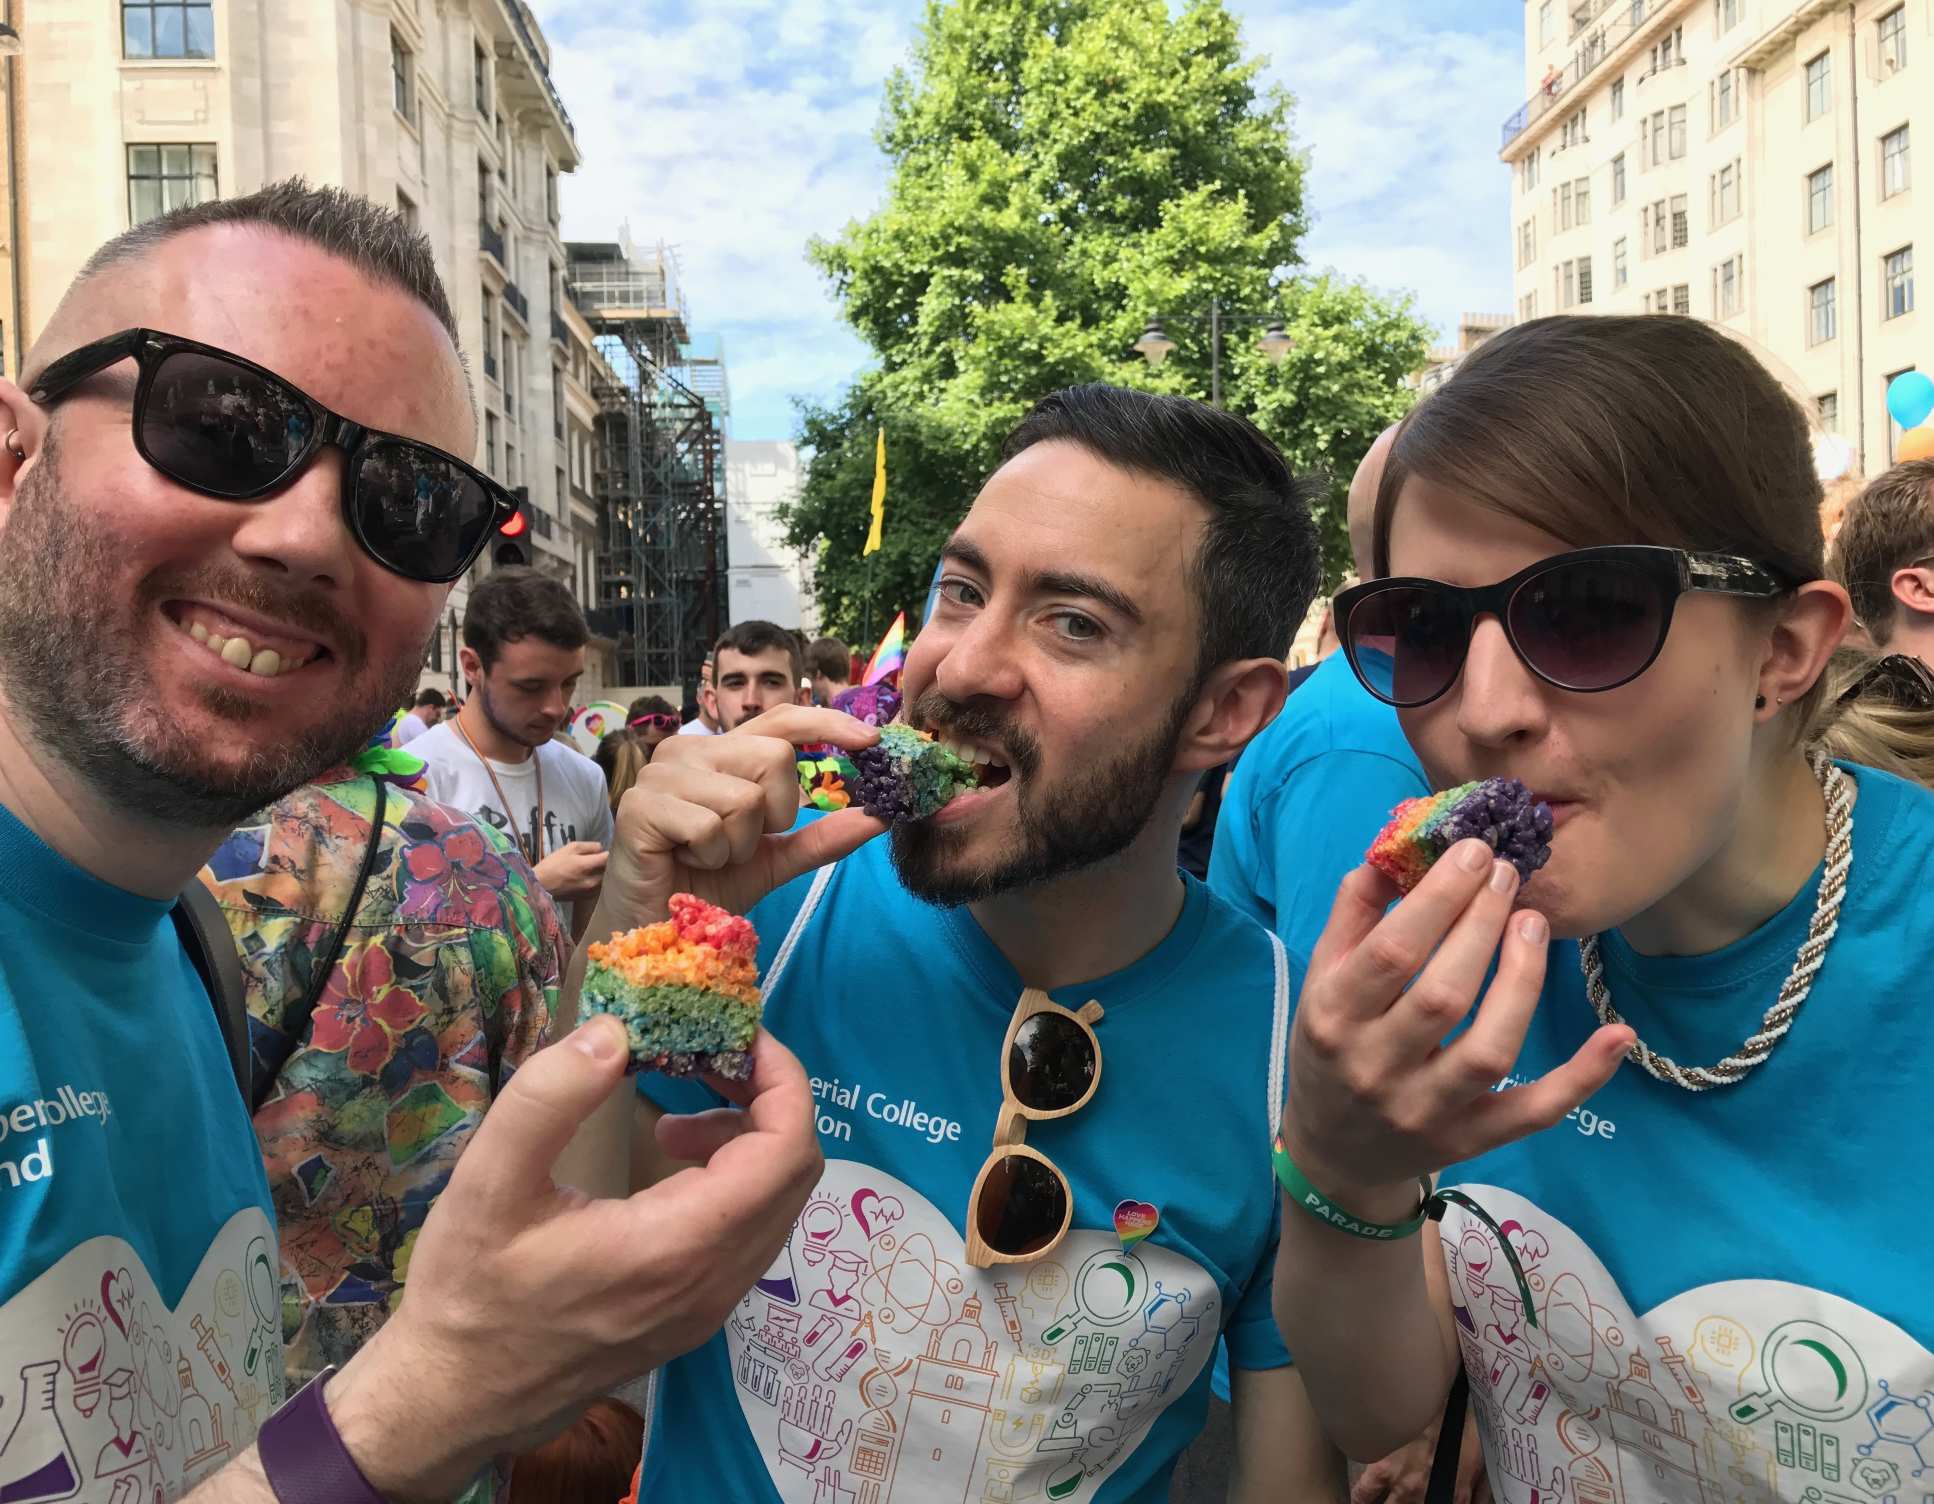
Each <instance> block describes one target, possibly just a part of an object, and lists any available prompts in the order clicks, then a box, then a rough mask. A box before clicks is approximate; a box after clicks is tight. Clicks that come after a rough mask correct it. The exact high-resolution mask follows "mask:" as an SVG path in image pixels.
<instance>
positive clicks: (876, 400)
mask: <svg viewBox="0 0 1934 1504" xmlns="http://www.w3.org/2000/svg"><path fill="white" fill-rule="evenodd" d="M1262 63H1263V60H1262V59H1261V58H1257V57H1251V56H1245V55H1244V52H1243V48H1242V38H1241V35H1240V31H1239V29H1238V27H1237V24H1236V21H1235V20H1234V18H1233V17H1231V16H1230V15H1229V14H1228V13H1227V12H1226V11H1225V10H1224V9H1223V6H1222V3H1221V0H1189V3H1188V4H1186V5H1184V6H1183V7H1182V8H1181V10H1180V11H1179V13H1177V14H1174V15H1171V14H1170V11H1169V7H1168V4H1167V3H1166V0H930V3H929V4H928V7H927V15H926V20H925V24H924V26H923V28H922V31H921V35H920V38H919V40H918V41H917V42H916V44H915V48H914V58H913V62H912V66H911V68H909V69H903V70H898V71H896V72H895V73H894V74H893V76H892V77H891V78H890V79H889V80H888V83H887V88H886V101H885V105H884V109H883V112H882V120H881V124H880V128H879V141H880V145H881V148H882V149H883V150H884V151H885V152H886V154H887V156H888V158H889V160H890V161H891V163H892V169H893V170H892V175H891V180H890V183H889V186H888V189H887V194H886V201H885V203H884V204H883V205H882V207H881V208H880V209H879V210H878V211H877V212H876V213H875V214H873V215H872V216H871V217H870V218H868V219H866V220H863V221H858V222H855V223H853V224H849V225H848V226H847V227H846V229H845V230H844V231H843V232H842V233H841V234H840V235H839V236H838V237H837V238H836V239H833V240H817V241H815V242H813V244H812V247H811V252H810V254H811V255H812V258H813V260H814V261H815V263H816V264H817V265H818V266H819V267H820V269H821V270H822V271H823V272H824V273H825V275H826V277H827V279H828V281H829V282H830V284H831V286H832V288H833V290H834V292H835V294H836V295H837V296H838V298H839V300H840V303H841V307H842V311H843V313H844V315H845V317H846V319H847V321H848V322H849V323H850V324H851V325H852V326H853V328H854V329H855V330H857V331H858V332H859V334H860V335H861V337H862V338H864V339H865V340H866V342H867V343H868V345H869V346H871V348H872V349H873V350H874V352H875V353H876V355H877V357H878V363H877V366H875V367H874V368H872V369H869V370H868V371H867V372H865V373H864V374H863V375H861V376H860V377H859V378H858V380H856V381H855V382H854V383H853V385H852V386H851V387H850V388H849V389H848V391H847V392H846V393H845V395H844V396H843V397H842V398H841V399H840V400H839V401H837V402H835V403H833V404H830V405H828V406H823V407H822V406H813V405H808V406H806V407H804V408H803V409H802V413H801V434H800V438H801V442H802V444H804V445H807V446H809V447H810V448H811V450H812V451H813V457H812V460H811V463H810V465H809V467H808V470H807V474H806V478H805V481H804V484H803V486H802V490H801V495H800V499H799V501H798V502H797V503H796V504H795V505H794V506H792V507H791V508H789V509H788V511H787V513H786V516H785V521H786V526H787V529H788V536H789V541H790V542H791V543H792V545H793V546H794V547H798V548H802V549H808V550H814V549H816V550H817V551H818V582H819V583H818V592H819V600H820V607H821V612H822V615H823V616H824V618H825V620H826V621H827V623H828V625H829V626H830V627H832V628H835V629H837V630H841V631H844V632H847V633H849V634H853V635H855V636H857V635H860V634H861V633H863V631H864V630H865V629H866V627H867V626H868V625H869V621H868V618H869V617H870V618H871V622H870V625H871V626H872V627H873V629H874V630H876V631H877V630H879V629H880V628H881V627H882V626H883V625H884V623H885V622H886V621H888V620H890V619H891V617H892V613H893V612H894V611H896V610H901V609H905V610H907V611H909V613H910V614H914V613H917V611H918V608H919V606H920V605H921V603H922V602H923V601H924V600H925V596H926V589H927V583H928V580H929V578H930V576H931V574H932V571H933V565H934V561H935V559H936V558H937V557H938V555H939V550H940V546H941V544H942V542H943V541H944V540H945V538H946V536H947V533H948V531H949V530H950V529H951V528H952V527H953V525H954V524H955V523H956V522H957V521H958V520H959V519H960V517H961V515H962V514H963V513H964V512H965V510H966V508H967V506H968V504H969V503H970V502H971V501H972V499H973V496H974V494H975V492H976V491H977V490H978V488H979V486H980V483H981V482H982V481H983V480H984V479H985V477H986V475H987V473H988V471H989V470H990V469H991V468H992V465H993V462H994V459H995V457H996V454H997V452H998V449H999V445H1000V440H1001V437H1002V435H1003V434H1005V433H1006V432H1007V430H1008V429H1009V428H1010V427H1012V426H1013V424H1014V423H1015V421H1016V420H1017V419H1019V417H1020V416H1021V415H1022V413H1024V412H1025V411H1026V410H1027V408H1028V407H1029V406H1030V405H1031V404H1032V403H1033V402H1035V401H1036V400H1037V399H1038V398H1040V397H1041V396H1042V395H1044V394H1045V393H1047V392H1050V391H1053V390H1055V389H1056V388H1058V387H1062V386H1067V385H1071V384H1073V383H1076V382H1083V381H1110V382H1114V383H1117V384H1120V385H1127V386H1138V387H1142V388H1146V389H1148V390H1152V391H1161V392H1171V393H1179V394H1183V395H1187V396H1191V397H1198V398H1206V397H1207V396H1208V395H1209V385H1210V382H1209V359H1208V348H1207V347H1208V343H1209V339H1208V331H1207V329H1206V327H1201V328H1198V327H1196V326H1194V325H1191V324H1189V323H1187V322H1185V321H1183V320H1181V319H1179V318H1178V319H1176V320H1175V321H1172V322H1170V323H1169V325H1168V332H1169V335H1170V337H1171V338H1173V339H1174V340H1175V341H1176V342H1177V345H1178V347H1179V348H1178V349H1177V350H1176V352H1175V353H1174V354H1173V355H1172V356H1171V357H1170V358H1169V360H1168V362H1167V363H1166V364H1165V365H1163V366H1162V367H1161V368H1159V369H1152V368H1150V367H1149V366H1148V365H1147V364H1146V362H1145V361H1143V359H1142V358H1141V357H1140V356H1138V355H1136V354H1134V353H1133V351H1132V350H1131V349H1130V346H1131V345H1132V344H1133V343H1134V341H1135V339H1136V337H1137V335H1139V333H1140V332H1141V329H1142V326H1143V324H1144V322H1145V321H1146V320H1147V318H1148V317H1149V316H1150V315H1151V314H1157V313H1161V314H1170V315H1183V314H1186V313H1188V312H1189V311H1191V310H1194V309H1199V308H1206V306H1207V304H1208V302H1209V300H1210V299H1211V298H1217V299H1220V300H1221V301H1222V302H1223V304H1224V305H1225V306H1227V307H1230V308H1233V309H1237V310H1240V311H1241V312H1242V313H1244V314H1258V315H1270V316H1280V317H1281V318H1282V319H1283V322H1284V324H1285V327H1286V328H1287V330H1288V332H1289V333H1290V335H1291V336H1292V338H1294V339H1295V341H1296V347H1295V348H1294V349H1293V350H1292V351H1291V353H1290V355H1289V356H1288V358H1287V359H1286V360H1284V361H1283V363H1282V364H1281V365H1280V366H1271V365H1270V364H1269V362H1268V361H1267V360H1266V359H1265V358H1264V357H1263V356H1262V354H1261V353H1260V351H1258V350H1257V349H1256V348H1255V335H1256V334H1257V333H1258V332H1259V331H1258V330H1257V329H1256V328H1254V327H1252V326H1249V325H1247V324H1237V325H1235V326H1233V327H1232V328H1230V329H1229V330H1228V331H1227V332H1226V335H1225V341H1224V351H1225V353H1224V360H1223V400H1224V405H1225V406H1227V407H1228V408H1230V409H1231V410H1233V411H1236V412H1240V413H1243V414H1244V415H1246V416H1248V417H1250V418H1252V419H1253V420H1254V421H1255V422H1256V423H1257V424H1258V425H1259V426H1261V427H1262V428H1263V430H1264V431H1265V432H1267V433H1268V434H1269V435H1270V436H1271V437H1272V438H1274V439H1275V440H1276V441H1277V442H1278V443H1279V444H1281V445H1282V446H1283V448H1284V450H1285V452H1286V453H1287V454H1288V455H1289V457H1290V459H1291V461H1292V462H1293V463H1294V464H1296V465H1297V466H1298V467H1299V468H1303V469H1323V470H1326V471H1328V472H1329V473H1330V474H1331V475H1332V476H1333V477H1334V480H1333V484H1332V493H1333V494H1332V495H1331V497H1330V501H1329V504H1328V505H1327V506H1326V507H1325V508H1324V515H1323V518H1322V521H1323V523H1324V532H1325V541H1326V548H1327V550H1328V553H1329V555H1330V562H1331V564H1332V566H1333V569H1340V567H1341V566H1342V565H1343V563H1344V561H1345V559H1346V547H1345V544H1344V540H1343V526H1342V488H1343V486H1344V485H1346V484H1347V482H1348V479H1349V476H1350V474H1351V472H1352V470H1353V469H1354V467H1355V465H1356V463H1357V461H1358V460H1359V459H1360V458H1361V457H1362V455H1363V453H1364V452H1365V450H1367V449H1368V447H1369V445H1370V442H1371V440H1372V439H1374V438H1375V436H1376V434H1377V433H1378V432H1379V431H1380V430H1381V429H1382V428H1383V427H1384V426H1385V425H1386V424H1388V423H1390V422H1391V421H1393V420H1394V419H1396V418H1397V417H1399V416H1401V415H1402V413H1403V412H1404V410H1405V409H1406V407H1407V406H1408V403H1409V400H1410V393H1409V391H1408V390H1407V389H1406V388H1405V387H1404V385H1403V377H1404V375H1405V373H1407V372H1409V371H1411V370H1414V369H1415V368H1416V367H1417V365H1418V364H1419V363H1420V362H1421V359H1422V356H1423V353H1424V349H1425V345H1426V343H1427V338H1428V330H1427V329H1426V328H1425V327H1424V325H1423V324H1422V323H1420V322H1419V321H1418V320H1417V318H1416V317H1415V316H1414V314H1413V312H1412V310H1411V306H1410V303H1409V301H1408V300H1407V299H1399V300H1391V299H1387V298H1383V297H1380V296H1378V295H1377V294H1375V293H1373V292H1371V291H1370V290H1369V289H1367V288H1365V287H1363V286H1361V285H1360V284H1357V283H1353V282H1350V281H1347V280H1344V279H1341V278H1338V277H1334V276H1314V277H1312V276H1307V275H1303V274H1300V273H1299V272H1298V271H1297V270H1296V268H1297V265H1298V261H1299V257H1298V246H1299V243H1300V240H1301V238H1302V235H1303V231H1304V229H1305V226H1306V218H1305V210H1304V203H1303V181H1304V175H1305V166H1306V164H1305V162H1304V158H1303V156H1302V154H1301V153H1300V152H1299V151H1298V150H1297V148H1296V146H1295V143H1294V140H1293V138H1292V135H1291V131H1290V111H1291V101H1290V99H1289V97H1288V96H1287V95H1286V94H1284V93H1283V92H1282V91H1281V90H1278V89H1274V88H1267V87H1264V86H1263V85H1262V84H1260V83H1259V81H1258V74H1259V72H1260V69H1261V67H1262ZM881 427H884V428H885V429H886V433H887V468H888V476H889V480H888V487H887V503H886V506H887V514H886V527H885V530H884V535H883V546H882V548H881V549H880V551H879V552H878V553H876V554H874V555H873V556H872V557H871V558H870V559H862V558H861V555H860V548H861V545H862V543H863V542H864V540H865V536H866V528H867V521H868V503H869V499H870V497H871V492H872V482H873V454H874V437H875V434H876V433H877V431H878V430H879V429H880V428H881Z"/></svg>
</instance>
